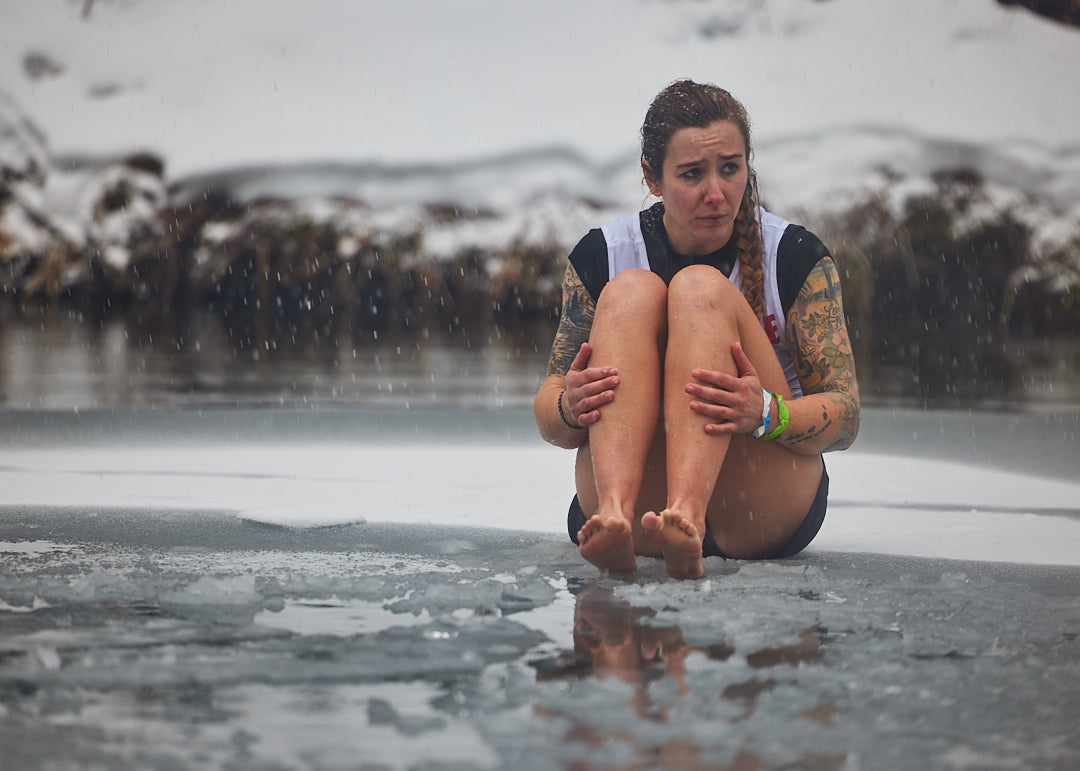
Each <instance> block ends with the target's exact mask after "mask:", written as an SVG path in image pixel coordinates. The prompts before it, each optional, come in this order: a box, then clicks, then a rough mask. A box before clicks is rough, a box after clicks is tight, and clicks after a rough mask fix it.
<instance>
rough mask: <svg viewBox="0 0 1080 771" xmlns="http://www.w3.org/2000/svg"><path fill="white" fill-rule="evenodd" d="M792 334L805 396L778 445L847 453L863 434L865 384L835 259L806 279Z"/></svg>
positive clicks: (792, 316) (794, 404)
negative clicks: (862, 384)
mask: <svg viewBox="0 0 1080 771" xmlns="http://www.w3.org/2000/svg"><path fill="white" fill-rule="evenodd" d="M787 336H788V346H789V348H790V349H791V353H792V356H793V358H794V359H795V367H796V370H797V372H798V376H799V382H800V384H801V385H802V389H803V397H802V398H801V399H795V400H792V401H791V402H789V403H788V407H789V411H790V414H791V420H790V423H789V424H788V428H787V429H786V430H785V431H784V433H782V434H781V435H780V436H779V437H778V438H777V439H776V441H778V442H780V443H781V444H783V445H785V446H786V447H788V448H789V449H791V450H793V451H795V452H798V453H800V454H806V455H816V454H818V453H823V452H829V451H831V450H845V449H847V448H848V447H850V446H851V444H852V442H854V441H855V436H856V434H858V433H859V410H860V404H859V386H858V383H857V382H856V380H855V359H854V356H853V355H852V352H851V341H850V340H849V338H848V332H847V324H846V323H845V322H844V306H843V302H842V300H841V296H840V278H839V276H838V275H837V272H836V265H835V264H834V263H833V261H832V258H831V257H825V258H823V259H822V260H821V261H820V262H819V263H818V264H817V265H816V266H815V267H814V269H813V270H811V271H810V275H809V276H807V277H806V282H805V283H804V284H803V287H802V289H801V290H800V291H799V296H798V298H797V299H796V300H795V304H794V305H793V306H792V308H791V311H790V312H789V313H788V318H787ZM773 417H774V420H775V419H777V416H776V407H773Z"/></svg>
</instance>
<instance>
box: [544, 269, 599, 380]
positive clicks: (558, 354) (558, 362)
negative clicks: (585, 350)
mask: <svg viewBox="0 0 1080 771" xmlns="http://www.w3.org/2000/svg"><path fill="white" fill-rule="evenodd" d="M562 294H563V304H562V315H561V316H560V318H559V329H558V331H557V332H556V333H555V342H554V343H552V346H551V358H550V359H548V368H547V374H548V375H566V373H567V372H569V371H570V365H571V364H572V363H573V361H574V357H575V356H577V354H578V351H579V350H581V344H582V343H585V342H587V341H588V340H589V331H590V330H591V329H592V322H593V314H594V313H595V312H596V303H595V302H594V301H593V299H592V297H591V296H590V295H589V292H588V290H587V289H585V285H584V284H582V283H581V279H580V278H579V277H578V274H577V271H576V270H574V266H573V265H570V264H567V266H566V274H565V275H564V276H563V287H562Z"/></svg>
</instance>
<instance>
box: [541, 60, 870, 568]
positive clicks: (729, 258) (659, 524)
mask: <svg viewBox="0 0 1080 771" xmlns="http://www.w3.org/2000/svg"><path fill="white" fill-rule="evenodd" d="M641 135H642V145H641V167H642V171H643V173H644V177H645V182H646V184H647V185H648V187H649V190H650V191H651V192H652V193H653V195H655V196H657V197H659V198H660V199H661V202H660V203H657V204H655V205H654V206H652V207H651V208H649V209H647V210H645V211H642V212H639V213H635V214H632V215H630V216H628V217H623V218H620V219H618V220H616V221H615V222H613V223H611V224H610V225H607V226H605V227H603V228H599V229H595V230H592V231H590V232H589V233H588V234H587V235H586V236H585V237H584V238H582V239H581V241H580V242H579V243H578V245H577V246H576V247H575V248H574V250H573V252H572V253H571V254H570V260H569V265H568V266H567V269H566V275H565V279H564V283H563V305H562V318H561V321H560V324H559V328H558V332H557V333H556V337H555V341H554V344H553V346H552V351H551V358H550V361H549V365H548V374H547V377H546V379H545V380H544V383H543V385H542V386H541V388H540V391H539V393H538V394H537V396H536V400H535V403H534V411H535V415H536V421H537V425H538V427H539V429H540V433H541V435H542V436H543V437H544V438H545V439H546V440H547V441H549V442H551V443H552V444H555V445H558V446H560V447H566V448H571V449H577V467H576V478H577V495H576V496H575V498H574V501H573V503H572V504H571V508H570V515H569V522H568V528H569V532H570V537H571V538H572V539H573V540H574V541H575V542H576V543H578V544H579V545H580V551H581V555H582V556H583V557H584V558H585V559H586V560H588V561H589V562H591V563H593V564H594V565H596V566H597V567H598V568H600V569H601V570H602V571H611V572H619V573H626V572H630V571H633V570H634V569H635V568H636V559H635V557H636V555H647V556H655V557H663V559H664V560H665V563H666V566H667V571H668V573H669V574H670V575H673V576H681V577H693V576H700V575H702V573H703V565H702V558H703V556H710V555H717V556H725V557H734V558H771V557H783V556H790V555H793V554H796V553H798V552H799V551H801V550H802V549H804V548H805V547H806V546H807V545H808V544H809V543H810V541H811V540H812V539H813V538H814V536H815V535H816V534H817V532H818V529H819V528H820V527H821V523H822V520H823V519H824V516H825V506H826V499H827V497H828V475H827V474H826V472H825V466H824V463H823V462H822V457H821V454H822V453H824V452H827V451H830V450H840V449H844V448H846V447H848V446H850V445H851V443H852V442H853V441H854V439H855V435H856V433H857V431H858V426H859V393H858V387H857V384H856V381H855V368H854V363H853V360H852V353H851V345H850V343H849V340H848V334H847V327H846V325H845V322H844V313H843V307H842V304H841V298H840V282H839V278H838V276H837V271H836V266H835V264H834V263H833V261H832V259H831V258H830V257H829V255H828V252H827V250H826V249H825V247H824V246H823V245H822V243H821V242H820V241H819V240H818V239H817V238H816V237H815V236H814V235H813V234H811V233H809V232H808V231H806V230H805V229H803V228H802V227H799V226H797V225H792V224H790V223H788V222H785V221H784V220H782V219H780V218H779V217H776V216H774V215H772V214H770V213H768V212H766V211H764V210H763V209H761V208H760V207H759V205H758V200H757V198H758V194H757V184H756V179H755V175H754V172H753V169H752V167H751V165H750V163H751V160H752V150H751V145H750V127H749V120H748V118H747V115H746V111H745V109H744V108H743V106H742V105H741V104H740V103H739V102H738V101H737V100H736V99H735V98H734V97H732V96H731V95H730V94H729V93H728V92H727V91H724V90H723V89H721V88H718V87H716V86H713V85H702V84H698V83H694V82H692V81H680V82H676V83H673V84H672V85H670V86H668V87H667V88H666V89H664V90H663V91H662V92H661V93H660V94H659V95H658V96H657V97H656V99H655V100H654V101H653V103H652V105H651V106H650V108H649V111H648V113H647V115H646V117H645V123H644V125H643V126H642V129H641Z"/></svg>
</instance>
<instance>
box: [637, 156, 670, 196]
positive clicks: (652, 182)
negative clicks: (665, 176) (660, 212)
mask: <svg viewBox="0 0 1080 771" xmlns="http://www.w3.org/2000/svg"><path fill="white" fill-rule="evenodd" d="M641 173H642V174H643V175H644V176H645V184H646V185H648V186H649V192H650V193H652V194H653V195H655V196H656V197H657V198H663V197H664V196H663V194H662V193H661V192H660V178H659V177H657V176H656V175H655V174H653V173H652V166H650V165H649V162H648V161H642V162H641Z"/></svg>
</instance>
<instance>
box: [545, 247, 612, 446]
mask: <svg viewBox="0 0 1080 771" xmlns="http://www.w3.org/2000/svg"><path fill="white" fill-rule="evenodd" d="M562 294H563V303H562V314H561V316H560V318H559V328H558V330H557V331H556V332H555V341H554V342H553V343H552V345H551V357H550V358H549V359H548V368H547V377H546V378H545V379H544V382H543V384H542V385H541V386H540V390H539V392H538V393H537V394H536V398H535V399H534V400H533V415H534V416H535V418H536V425H537V428H539V429H540V436H542V437H543V438H544V439H545V440H546V441H548V442H551V443H552V444H554V445H557V446H559V447H565V448H567V449H574V448H576V447H580V446H581V445H583V444H584V443H585V440H586V438H587V437H588V432H587V431H585V430H584V429H573V428H570V427H569V426H567V425H566V423H564V422H563V419H562V418H561V417H560V416H559V410H558V399H560V398H561V397H562V392H563V389H565V388H566V373H567V372H569V371H570V366H571V365H572V364H573V363H574V359H575V357H577V355H578V353H579V352H580V350H581V346H582V345H583V344H584V343H585V342H587V341H588V339H589V331H590V330H591V329H592V321H593V313H594V312H595V311H596V304H595V303H594V302H593V299H592V297H591V296H590V295H589V293H588V291H587V290H586V289H585V286H584V284H582V283H581V279H580V278H579V277H578V274H577V271H576V270H574V267H573V266H572V265H570V264H567V266H566V273H565V274H564V276H563V288H562ZM563 412H564V414H566V416H567V418H568V419H569V420H571V421H573V422H578V421H579V420H580V418H577V417H576V416H575V415H573V414H572V412H571V410H570V407H569V405H568V404H567V403H566V401H565V400H564V401H563Z"/></svg>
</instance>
